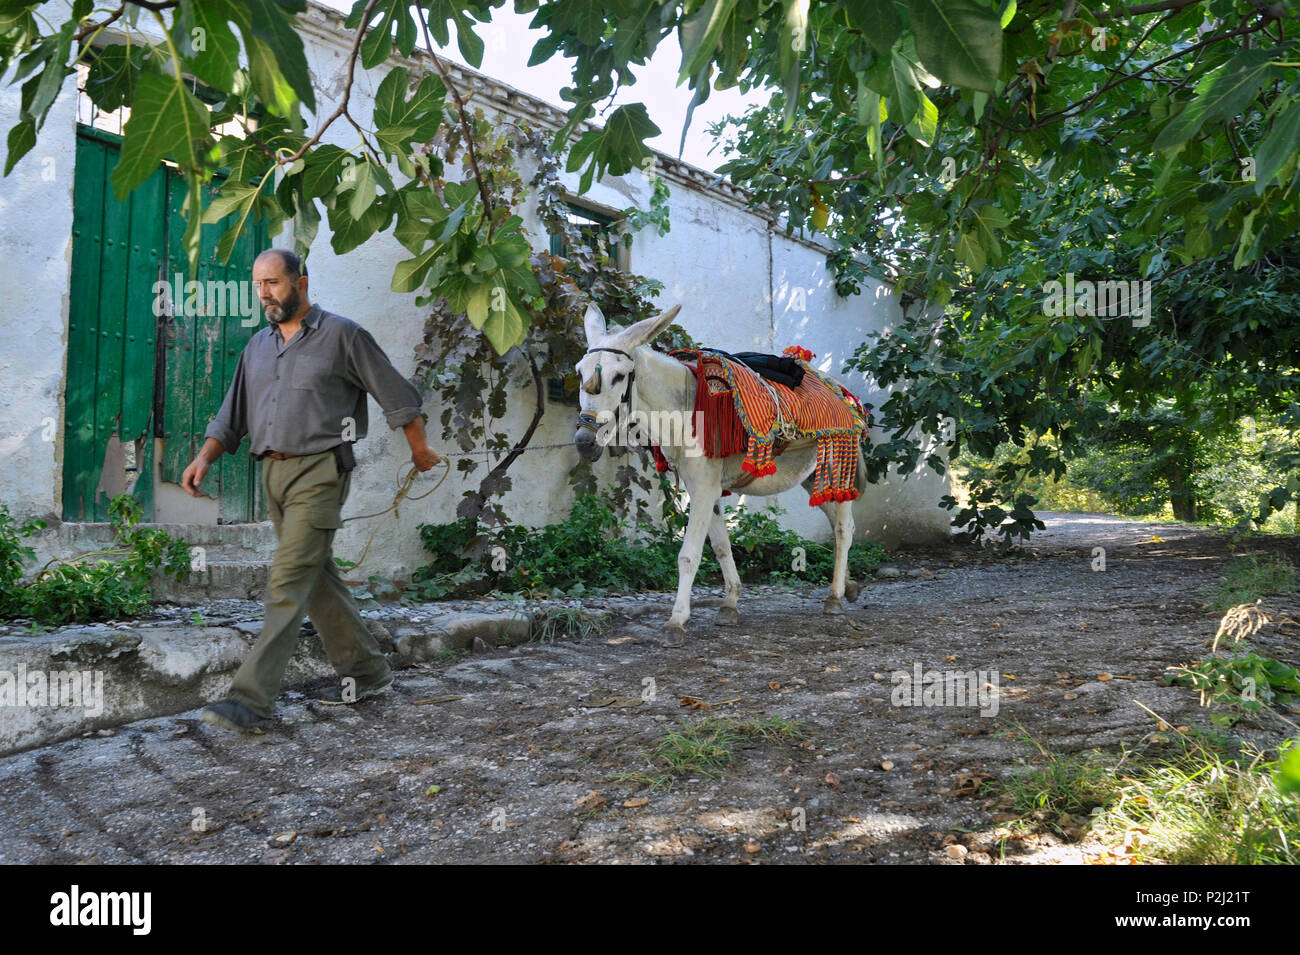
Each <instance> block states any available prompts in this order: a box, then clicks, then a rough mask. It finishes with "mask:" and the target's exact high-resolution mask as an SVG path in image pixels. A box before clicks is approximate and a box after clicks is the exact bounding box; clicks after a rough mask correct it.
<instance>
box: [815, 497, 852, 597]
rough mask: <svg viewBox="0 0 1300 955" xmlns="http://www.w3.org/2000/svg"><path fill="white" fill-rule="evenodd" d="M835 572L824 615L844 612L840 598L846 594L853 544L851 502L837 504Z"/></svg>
mask: <svg viewBox="0 0 1300 955" xmlns="http://www.w3.org/2000/svg"><path fill="white" fill-rule="evenodd" d="M835 508H836V511H837V513H836V517H835V570H834V572H833V574H832V575H831V592H830V596H828V597H827V598H826V605H825V607H824V608H823V611H822V612H823V613H832V614H839V613H843V612H844V605H843V604H842V603H841V602H840V598H841V597H843V596H844V593H845V581H846V580H848V576H849V546H850V545H851V544H852V543H853V505H852V503H850V502H849V501H838V502H836V504H835Z"/></svg>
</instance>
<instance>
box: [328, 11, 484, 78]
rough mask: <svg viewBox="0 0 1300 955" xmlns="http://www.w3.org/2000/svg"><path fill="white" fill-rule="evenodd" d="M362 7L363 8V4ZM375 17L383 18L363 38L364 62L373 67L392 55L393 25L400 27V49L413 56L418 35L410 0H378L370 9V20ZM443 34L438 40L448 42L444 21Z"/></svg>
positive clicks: (398, 39) (398, 43)
mask: <svg viewBox="0 0 1300 955" xmlns="http://www.w3.org/2000/svg"><path fill="white" fill-rule="evenodd" d="M361 6H362V7H364V4H361ZM375 17H379V18H380V19H379V22H378V23H376V24H375V25H374V26H372V27H370V32H369V33H367V34H366V37H365V39H364V40H362V41H361V65H362V66H364V67H365V68H366V69H368V70H373V69H374V68H375V67H376V66H378V65H379V64H381V63H383V62H384V60H386V59H388V57H389V56H390V55H391V54H392V52H393V39H394V37H393V27H394V26H396V28H397V37H396V40H397V46H398V51H399V52H400V53H401V54H402V55H403V56H410V55H411V51H412V50H413V49H415V42H416V38H417V34H416V27H415V20H414V19H413V18H412V17H411V7H410V4H409V3H408V2H407V0H379V3H377V4H376V5H375V9H374V10H373V11H372V12H371V19H372V20H373V19H374V18H375ZM430 19H431V20H432V19H434V18H433V17H431V18H430ZM349 22H352V18H349ZM434 22H437V21H436V20H435V21H434ZM435 32H437V31H435ZM443 33H444V37H440V38H438V39H439V43H442V44H445V43H446V39H445V33H446V26H445V21H443ZM462 52H463V51H462Z"/></svg>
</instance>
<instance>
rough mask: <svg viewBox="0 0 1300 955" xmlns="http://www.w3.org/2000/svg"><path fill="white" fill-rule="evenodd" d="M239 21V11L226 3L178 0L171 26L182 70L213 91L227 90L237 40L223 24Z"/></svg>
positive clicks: (236, 65)
mask: <svg viewBox="0 0 1300 955" xmlns="http://www.w3.org/2000/svg"><path fill="white" fill-rule="evenodd" d="M240 19H241V15H240V13H239V11H238V10H236V9H234V8H233V6H232V5H231V4H230V3H228V2H226V0H215V2H213V0H181V5H180V9H179V10H178V11H177V14H176V19H175V21H174V23H173V24H172V37H173V39H174V40H175V41H176V46H177V49H179V50H180V53H181V56H182V58H183V59H184V61H185V68H186V69H187V70H188V71H189V72H191V73H193V74H194V75H195V76H197V77H198V78H199V79H200V80H202V81H203V82H204V83H207V84H209V85H210V86H212V87H213V88H215V89H219V90H228V89H231V88H232V86H233V84H234V82H235V74H236V73H237V72H238V70H239V40H238V38H237V37H236V36H235V31H234V30H231V29H230V28H229V27H228V26H227V25H226V24H227V23H229V22H232V21H233V22H235V23H239V22H240ZM196 31H197V32H196Z"/></svg>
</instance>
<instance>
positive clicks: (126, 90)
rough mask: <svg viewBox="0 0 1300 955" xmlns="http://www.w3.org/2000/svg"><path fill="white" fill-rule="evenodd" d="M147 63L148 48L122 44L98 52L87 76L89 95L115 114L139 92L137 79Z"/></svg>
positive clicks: (87, 91) (99, 104) (104, 108)
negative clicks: (146, 53)
mask: <svg viewBox="0 0 1300 955" xmlns="http://www.w3.org/2000/svg"><path fill="white" fill-rule="evenodd" d="M143 64H144V47H141V46H133V47H131V48H130V49H128V48H127V47H125V46H122V45H121V44H113V45H112V46H106V47H104V48H103V49H101V50H98V51H97V52H96V55H95V58H94V60H92V61H91V64H90V72H89V73H88V74H87V76H86V95H87V96H89V97H90V99H91V101H92V102H93V103H94V104H95V105H96V106H98V107H99V108H100V109H102V110H104V111H105V112H108V113H111V112H113V111H114V110H116V109H117V108H118V107H120V106H121V105H122V104H123V103H126V102H130V101H131V99H132V98H133V97H134V95H135V82H136V78H137V77H138V76H139V74H140V70H141V69H142V67H143Z"/></svg>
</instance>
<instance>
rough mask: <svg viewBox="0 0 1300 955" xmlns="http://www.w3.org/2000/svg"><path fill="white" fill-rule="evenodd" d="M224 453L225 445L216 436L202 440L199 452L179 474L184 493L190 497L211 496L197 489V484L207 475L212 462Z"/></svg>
mask: <svg viewBox="0 0 1300 955" xmlns="http://www.w3.org/2000/svg"><path fill="white" fill-rule="evenodd" d="M225 453H226V448H225V445H223V444H222V443H221V442H220V441H218V440H217V439H216V438H206V439H205V440H204V442H203V447H201V448H199V453H198V454H197V455H196V456H195V458H194V460H193V461H191V462H190V466H189V467H187V468H186V469H185V473H184V474H182V475H181V487H182V488H183V489H184V490H185V493H186V494H188V495H189V496H190V497H209V498H210V497H212V495H211V494H204V493H203V492H202V491H201V490H199V485H200V484H201V483H202V482H203V478H204V477H205V476H206V475H207V473H208V469H209V468H211V467H212V462H213V461H215V460H216V459H217V458H219V457H221V456H222V455H223V454H225Z"/></svg>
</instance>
